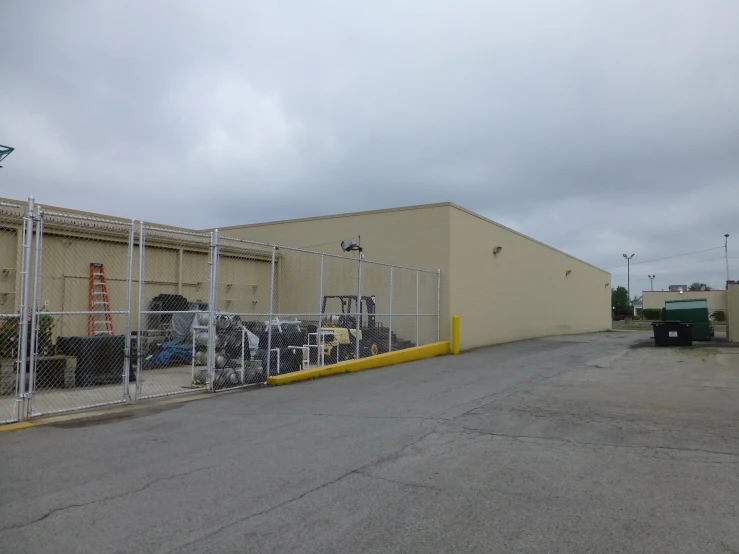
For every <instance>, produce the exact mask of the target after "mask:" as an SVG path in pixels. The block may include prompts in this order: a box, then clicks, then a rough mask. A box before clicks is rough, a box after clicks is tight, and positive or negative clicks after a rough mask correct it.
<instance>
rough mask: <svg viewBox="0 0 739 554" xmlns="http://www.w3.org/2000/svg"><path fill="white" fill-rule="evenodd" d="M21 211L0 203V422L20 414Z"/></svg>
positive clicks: (24, 223)
mask: <svg viewBox="0 0 739 554" xmlns="http://www.w3.org/2000/svg"><path fill="white" fill-rule="evenodd" d="M24 215H25V214H24V213H23V209H22V208H21V206H18V205H16V204H9V203H5V202H2V203H0V423H7V422H11V421H16V420H17V419H18V417H19V407H18V400H19V395H18V366H19V362H20V347H19V344H20V337H21V325H20V323H21V316H20V304H19V299H20V290H21V289H22V282H23V279H24V278H25V275H26V274H25V268H24V267H23V268H22V265H23V260H22V253H23V248H21V241H22V240H23V237H25V236H26V226H27V220H26V218H25V217H24Z"/></svg>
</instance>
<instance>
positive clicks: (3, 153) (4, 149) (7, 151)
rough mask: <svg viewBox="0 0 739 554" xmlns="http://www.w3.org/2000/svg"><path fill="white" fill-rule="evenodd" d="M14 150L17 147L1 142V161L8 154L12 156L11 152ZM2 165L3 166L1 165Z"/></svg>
mask: <svg viewBox="0 0 739 554" xmlns="http://www.w3.org/2000/svg"><path fill="white" fill-rule="evenodd" d="M13 150H15V148H12V147H10V146H3V145H2V144H0V162H1V161H3V160H4V159H5V158H7V157H8V156H10V153H11V152H12V151H13ZM0 167H2V166H1V165H0Z"/></svg>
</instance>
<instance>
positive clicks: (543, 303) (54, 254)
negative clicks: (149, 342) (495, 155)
mask: <svg viewBox="0 0 739 554" xmlns="http://www.w3.org/2000/svg"><path fill="white" fill-rule="evenodd" d="M7 202H14V201H12V200H9V201H7ZM15 203H16V204H20V205H21V206H23V205H25V202H19V201H15ZM44 208H45V209H46V210H57V211H63V212H65V213H77V214H80V213H82V212H77V211H74V210H67V209H61V208H50V207H49V206H44ZM19 213H20V211H15V212H14V210H12V209H8V208H3V209H2V210H0V215H2V217H0V272H2V273H1V274H0V303H3V306H0V313H14V311H15V310H17V308H18V302H17V299H18V297H19V293H20V271H19V268H20V251H21V237H20V227H19V226H18V224H19V220H18V218H17V215H18V214H19ZM83 215H85V216H91V217H95V218H102V219H106V220H109V222H108V223H99V222H98V223H85V224H84V225H79V224H77V223H70V222H69V221H65V220H63V219H60V218H49V219H48V221H47V222H46V224H45V233H44V245H43V246H44V248H43V255H42V258H41V263H42V267H43V271H42V275H43V277H42V282H41V287H40V291H41V292H40V300H43V304H44V306H45V308H46V309H47V310H49V311H52V312H67V311H84V310H86V309H87V292H88V287H89V275H88V270H89V264H90V262H93V261H94V262H102V263H104V264H105V267H106V272H107V274H108V282H109V288H110V291H111V309H113V310H122V309H123V308H124V306H125V297H126V286H125V285H126V273H127V238H128V237H127V229H128V227H126V226H127V225H129V224H130V221H127V220H123V219H120V218H115V217H109V216H103V215H100V214H89V213H84V214H83ZM111 221H112V222H113V223H110V222H111ZM135 228H136V230H138V222H136V225H135ZM166 229H170V230H171V231H172V232H171V233H168V232H167V230H166ZM166 229H165V230H164V231H163V232H158V233H153V232H152V233H149V234H148V235H147V239H146V263H145V271H144V283H145V285H144V291H145V293H144V294H143V295H142V296H143V301H144V302H145V303H148V302H149V301H150V300H151V299H152V298H154V297H155V296H156V295H158V294H182V295H184V296H186V297H187V298H188V299H189V300H191V301H202V300H206V299H207V298H208V290H207V288H208V287H207V280H208V267H209V266H208V254H207V251H208V250H207V239H202V238H198V237H194V236H187V235H178V234H176V233H177V232H182V231H184V232H186V233H188V232H196V233H197V232H198V231H191V230H187V229H181V228H166ZM219 231H220V234H221V236H222V237H231V239H229V238H223V239H222V242H221V258H220V262H219V279H218V306H217V307H218V308H220V309H224V310H227V311H231V312H235V313H239V314H243V315H245V316H247V318H248V316H249V314H254V318H256V319H260V318H261V319H263V314H264V313H266V312H267V311H268V309H269V290H270V289H269V287H270V267H271V265H270V261H269V260H270V255H271V248H268V247H260V246H257V245H248V244H243V243H239V241H238V240H232V239H246V240H250V241H258V242H264V243H270V244H278V245H283V246H288V247H296V248H303V249H306V250H314V251H321V252H325V253H327V254H333V255H340V254H341V255H343V256H351V254H347V253H344V252H342V250H341V248H340V243H341V241H342V240H344V239H348V238H355V239H356V240H357V241H359V242H360V243H361V246H362V248H363V251H364V255H365V260H366V261H367V262H382V263H383V264H386V265H380V264H372V263H366V264H362V270H361V271H362V293H363V294H366V295H373V296H375V297H376V299H377V311H378V313H380V314H387V313H389V312H390V311H392V313H393V314H395V315H394V317H393V320H392V325H393V330H394V331H395V332H397V333H398V334H399V335H400V336H401V337H402V338H404V339H408V340H411V341H412V340H414V339H415V338H416V336H415V335H416V334H418V335H419V340H420V342H422V343H427V342H432V341H433V340H436V337H437V325H438V333H439V335H440V337H441V339H442V340H448V339H449V337H450V327H451V317H452V316H453V315H456V316H459V317H460V320H461V329H462V332H461V337H462V344H461V348H462V349H469V348H474V347H479V346H484V345H491V344H497V343H503V342H508V341H514V340H521V339H526V338H533V337H540V336H546V335H557V334H573V333H583V332H593V331H604V330H607V329H610V328H611V313H610V298H611V290H610V274H609V273H607V272H605V271H603V270H601V269H598V268H597V267H594V266H592V265H590V264H588V263H585V262H583V261H581V260H578V259H576V258H573V257H572V256H570V255H568V254H565V253H563V252H561V251H558V250H556V249H554V248H552V247H550V246H547V245H545V244H543V243H541V242H538V241H536V240H534V239H532V238H529V237H526V236H524V235H522V234H520V233H518V232H516V231H514V230H512V229H509V228H507V227H504V226H502V225H499V224H497V223H495V222H494V221H491V220H489V219H486V218H484V217H482V216H480V215H478V214H475V213H473V212H470V211H468V210H466V209H464V208H461V207H459V206H456V205H454V204H451V203H442V204H432V205H424V206H412V207H405V208H398V209H389V210H377V211H370V212H361V213H351V214H342V215H333V216H325V217H316V218H307V219H299V220H291V221H280V222H272V223H261V224H252V225H242V226H236V227H228V228H220V229H219ZM200 232H202V233H205V234H207V233H208V231H200ZM320 260H321V257H320V256H316V255H315V254H308V253H304V252H298V251H294V250H289V249H284V248H283V249H280V250H279V251H278V253H277V272H276V273H277V275H276V281H275V311H277V312H280V313H286V314H288V315H294V316H295V317H296V318H299V317H300V316H301V314H315V313H316V312H317V311H319V310H320V309H321V307H320V298H321V295H322V294H323V295H339V294H355V293H356V283H357V263H356V262H355V261H354V260H351V259H346V258H345V259H340V258H334V257H329V256H326V257H325V260H323V262H321V261H320ZM322 264H323V265H324V274H323V275H324V278H323V280H320V279H319V275H320V266H321V265H322ZM390 265H394V266H395V267H393V268H392V269H391V268H390ZM399 266H405V267H412V268H421V269H425V270H428V271H427V272H425V273H418V274H417V273H415V272H412V271H409V270H407V269H403V267H399ZM133 279H134V286H133V291H132V292H133V301H132V309H133V311H134V313H135V312H136V310H137V309H138V304H137V297H138V247H136V248H135V249H134V255H133ZM319 280H320V282H319ZM439 282H440V290H439V291H438V295H437V283H439ZM416 290H418V291H419V293H418V297H417V296H416ZM645 298H646V295H645ZM437 309H440V314H441V316H440V319H439V321H438V322H437V318H436V316H435V314H436V313H437ZM417 311H418V312H419V313H420V314H423V315H422V316H421V317H415V316H413V315H411V314H415V313H416V312H417ZM402 314H405V315H402ZM383 317H384V316H380V319H381V320H382V319H383ZM59 319H60V320H59V321H58V326H57V328H56V329H55V330H54V333H55V335H66V336H69V335H76V334H84V332H85V325H86V317H85V316H84V315H79V316H72V315H65V316H63V317H61V318H59ZM124 321H125V318H124V316H123V315H115V316H113V322H114V325H115V327H116V332H119V330H122V329H123V326H124ZM386 323H387V322H386ZM132 328H133V330H136V321H135V318H134V321H133V322H132ZM417 328H418V329H420V330H416V329H417Z"/></svg>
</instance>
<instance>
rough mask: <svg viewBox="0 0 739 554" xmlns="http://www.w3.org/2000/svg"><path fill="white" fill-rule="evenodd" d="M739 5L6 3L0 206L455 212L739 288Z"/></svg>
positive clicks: (682, 278) (621, 278) (0, 24)
mask: <svg viewBox="0 0 739 554" xmlns="http://www.w3.org/2000/svg"><path fill="white" fill-rule="evenodd" d="M738 25H739V2H737V1H736V0H726V1H711V0H695V1H692V2H686V1H679V0H664V1H659V0H649V1H647V2H643V1H642V2H637V1H631V0H618V1H612V2H611V1H604V0H599V1H596V2H594V1H592V0H583V1H575V0H558V1H556V2H555V1H544V0H542V1H539V2H534V1H513V0H509V1H502V0H501V1H494V0H479V1H472V0H467V1H465V2H448V1H446V2H434V1H429V0H423V1H422V0H414V1H405V2H400V1H374V2H340V1H338V0H336V1H317V0H311V1H305V0H302V1H299V0H295V1H292V2H279V1H275V0H273V1H269V2H256V1H233V2H227V1H213V0H211V1H208V2H203V1H202V0H198V1H182V0H179V1H176V2H175V1H174V0H171V1H164V0H160V1H147V2H144V1H126V2H121V1H115V2H114V1H103V0H90V1H81V0H67V1H64V2H61V1H59V2H48V1H41V0H3V2H2V4H1V5H0V53H2V58H1V59H0V144H6V145H10V146H13V147H15V148H16V151H15V152H14V153H13V154H12V155H11V156H9V157H8V158H7V159H6V160H5V161H4V162H3V163H2V165H3V166H4V168H3V169H2V170H0V195H2V196H6V197H11V198H26V197H27V196H28V195H29V194H34V195H35V196H36V198H37V199H38V201H39V202H41V203H46V204H51V205H58V206H64V207H70V208H77V209H83V210H89V211H94V212H100V213H105V214H110V215H116V216H122V217H131V218H136V219H147V220H151V221H156V222H159V223H163V224H173V225H182V226H186V227H197V228H206V227H215V226H226V225H236V224H242V223H251V222H258V221H269V220H276V219H286V218H294V217H306V216H315V215H322V214H328V213H340V212H349V211H357V210H365V209H377V208H387V207H394V206H400V205H412V204H421V203H428V202H439V201H447V200H448V201H453V202H456V203H458V204H461V205H463V206H465V207H467V208H469V209H472V210H474V211H476V212H478V213H481V214H483V215H485V216H487V217H490V218H492V219H495V220H497V221H500V222H501V223H503V224H506V225H509V226H511V227H513V228H515V229H517V230H519V231H521V232H523V233H526V234H528V235H531V236H533V237H535V238H537V239H539V240H542V241H544V242H546V243H548V244H551V245H553V246H555V247H557V248H560V249H562V250H565V251H567V252H569V253H572V254H574V255H576V256H578V257H580V258H582V259H585V260H587V261H589V262H591V263H594V264H596V265H598V266H600V267H603V268H612V269H611V271H612V273H613V282H614V284H626V270H625V267H614V266H623V265H624V264H625V260H624V259H623V257H622V254H623V253H628V254H632V253H634V254H636V256H635V258H634V260H633V261H634V262H639V261H646V260H652V259H655V258H663V257H667V256H672V255H676V254H683V253H687V252H693V251H699V250H704V249H708V248H714V247H719V248H718V249H715V250H710V251H707V252H701V253H698V254H693V255H691V256H683V257H677V258H670V259H667V260H663V261H661V262H655V263H646V264H645V263H641V264H639V265H634V266H633V271H632V287H631V288H632V293H634V292H638V291H640V290H641V289H644V288H648V286H649V280H648V279H647V277H646V275H647V274H648V273H656V274H657V279H656V280H655V288H657V289H659V288H663V287H664V288H666V287H667V286H668V285H669V284H681V283H691V282H693V281H696V280H700V281H704V282H707V283H709V284H711V285H712V286H714V287H722V286H723V284H724V283H723V282H724V280H725V265H724V261H723V249H722V248H721V247H722V246H723V244H724V237H723V235H724V233H732V237H731V238H730V239H729V251H730V256H732V257H733V259H732V260H731V264H732V278H734V279H739V223H737V222H738V221H739V217H738V214H739V32H737V29H738Z"/></svg>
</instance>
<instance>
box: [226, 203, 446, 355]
mask: <svg viewBox="0 0 739 554" xmlns="http://www.w3.org/2000/svg"><path fill="white" fill-rule="evenodd" d="M450 212H451V207H450V205H449V204H441V205H432V206H425V207H419V208H403V209H397V210H389V211H375V212H365V213H359V214H350V215H343V216H328V217H321V218H312V219H302V220H294V221H285V222H277V223H264V224H254V225H246V226H241V227H231V228H224V229H221V230H220V232H221V235H222V236H223V237H235V238H240V239H248V240H253V241H260V242H267V243H271V244H280V245H284V246H292V247H296V248H304V249H310V250H318V251H322V252H325V253H326V254H331V255H337V256H342V258H333V257H330V256H325V257H324V278H323V285H322V286H323V294H324V295H335V294H355V293H356V290H357V282H358V273H357V272H358V267H357V260H356V255H355V256H354V258H353V259H352V258H351V253H344V252H342V250H341V247H340V243H341V241H342V240H344V239H348V238H354V239H357V240H360V241H361V245H362V248H363V249H364V256H365V258H364V259H365V260H366V261H367V262H371V261H373V260H377V261H381V262H383V263H384V264H398V265H403V266H407V267H418V268H423V269H429V270H434V271H436V270H438V269H440V270H441V300H440V305H441V321H442V322H448V321H450V317H451V315H450V312H449V292H448V291H449V279H448V275H449V217H450ZM280 254H281V261H280V268H279V275H278V278H277V281H278V283H277V287H278V290H279V291H280V293H279V306H278V310H279V311H280V312H294V315H295V316H296V317H298V318H299V319H300V318H301V317H303V316H301V314H316V313H317V312H318V310H319V309H320V297H321V294H320V292H321V283H320V282H319V280H320V279H319V276H320V267H321V257H320V256H318V255H315V254H308V253H304V252H295V251H290V250H285V249H281V250H280ZM437 280H438V277H437V274H436V273H426V274H421V275H420V277H419V283H418V285H419V290H420V291H421V292H420V298H419V308H420V311H421V312H423V313H436V311H437V295H436V290H437ZM362 284H363V285H362V293H363V295H374V296H375V297H376V298H377V311H378V313H384V314H387V313H389V312H390V291H391V285H390V267H388V266H385V265H374V264H372V263H362ZM392 293H393V294H392V296H393V306H392V312H393V313H394V314H401V313H415V311H416V274H415V272H412V271H408V270H404V269H401V268H397V267H396V268H394V269H393V284H392ZM308 318H309V316H308V315H306V316H305V317H304V319H308ZM378 319H379V320H380V322H382V323H383V324H384V325H386V326H387V325H389V324H390V321H389V318H388V317H379V318H378ZM418 323H419V327H420V331H421V332H420V334H419V335H420V336H419V338H420V340H421V342H430V341H435V340H436V336H437V320H436V318H435V317H433V318H432V317H422V318H418ZM416 324H417V320H416V318H415V317H401V316H397V315H396V316H394V317H393V321H392V326H393V331H395V332H396V333H397V334H398V335H399V337H400V338H403V339H407V340H412V341H415V338H416ZM441 337H442V340H448V338H449V326H448V324H447V325H441Z"/></svg>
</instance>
